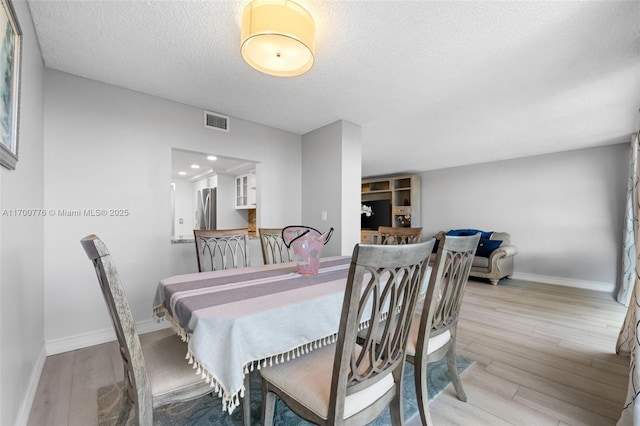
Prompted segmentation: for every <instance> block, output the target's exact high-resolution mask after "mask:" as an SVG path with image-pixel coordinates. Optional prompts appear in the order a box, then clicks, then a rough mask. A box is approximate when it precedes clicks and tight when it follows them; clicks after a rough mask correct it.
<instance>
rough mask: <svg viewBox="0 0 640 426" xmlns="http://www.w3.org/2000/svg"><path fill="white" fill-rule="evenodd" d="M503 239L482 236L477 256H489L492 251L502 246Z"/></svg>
mask: <svg viewBox="0 0 640 426" xmlns="http://www.w3.org/2000/svg"><path fill="white" fill-rule="evenodd" d="M500 244H502V240H489V239H486V238H480V242H479V243H478V248H477V249H476V256H481V257H489V256H491V252H493V251H494V250H495V249H497V248H498V247H500Z"/></svg>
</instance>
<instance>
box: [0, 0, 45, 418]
mask: <svg viewBox="0 0 640 426" xmlns="http://www.w3.org/2000/svg"><path fill="white" fill-rule="evenodd" d="M13 5H14V8H15V10H16V14H17V18H18V21H19V23H20V26H21V28H22V32H23V49H22V84H21V86H22V93H21V99H20V131H19V142H18V143H19V146H18V164H17V166H16V170H14V171H9V170H7V169H5V168H1V167H0V210H2V211H4V210H5V209H7V210H9V209H37V208H42V207H43V200H44V193H43V187H42V185H43V168H42V166H43V126H42V116H43V111H42V96H43V95H42V75H43V65H42V59H41V56H40V48H39V47H38V42H37V40H36V37H35V33H34V29H33V24H32V22H31V15H30V13H29V8H28V6H27V3H26V2H25V1H22V0H14V1H13ZM43 234H44V219H43V218H38V217H12V216H5V215H2V216H0V424H2V425H14V424H24V423H26V421H27V417H28V414H29V410H30V408H31V407H30V404H31V401H32V399H33V395H34V394H35V390H36V387H37V384H38V379H39V375H40V371H41V369H42V365H43V363H44V355H45V354H44V346H43V344H44V318H43V313H44V307H43V304H44V288H43V285H44V263H43V262H44V260H43V259H44V244H43Z"/></svg>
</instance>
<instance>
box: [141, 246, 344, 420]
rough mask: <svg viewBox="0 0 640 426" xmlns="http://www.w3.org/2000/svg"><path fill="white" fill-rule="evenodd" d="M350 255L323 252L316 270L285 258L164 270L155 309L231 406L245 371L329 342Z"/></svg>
mask: <svg viewBox="0 0 640 426" xmlns="http://www.w3.org/2000/svg"><path fill="white" fill-rule="evenodd" d="M350 262H351V257H345V256H334V257H327V258H322V259H321V260H320V266H319V270H318V273H317V274H316V275H301V274H299V273H297V265H296V263H295V262H290V263H281V264H272V265H260V266H251V267H247V268H239V269H227V270H218V271H211V272H199V273H193V274H185V275H176V276H172V277H168V278H165V279H162V280H161V281H160V282H159V284H158V287H157V290H156V293H155V298H154V303H153V312H154V316H155V317H156V318H157V319H165V320H167V321H169V322H170V323H171V325H172V327H173V329H174V330H175V331H176V332H177V333H178V334H179V335H180V336H181V337H182V339H183V340H184V341H186V342H188V344H187V353H186V354H185V362H188V363H189V364H192V365H193V368H194V370H195V373H196V374H199V375H200V376H201V377H202V379H203V380H205V381H206V382H207V383H209V384H210V386H211V388H212V391H213V393H214V394H217V395H218V396H219V397H221V398H222V405H223V410H226V411H228V412H229V413H232V412H233V410H234V409H236V408H237V407H238V406H239V405H240V401H241V398H243V397H245V394H246V392H248V390H249V389H248V387H249V386H248V385H249V380H248V377H249V372H250V371H252V370H255V369H260V368H264V367H266V366H269V365H273V364H278V363H282V362H287V361H288V360H290V359H293V358H296V357H299V356H302V355H304V354H305V353H307V352H310V351H312V350H314V349H316V348H320V347H322V346H325V345H327V344H331V343H334V342H335V340H336V333H337V330H338V326H339V322H340V315H341V310H342V302H343V299H344V291H345V286H346V282H347V276H348V272H349V265H350ZM248 406H249V404H248V403H247V404H244V408H243V417H244V423H245V424H248V422H249V410H248Z"/></svg>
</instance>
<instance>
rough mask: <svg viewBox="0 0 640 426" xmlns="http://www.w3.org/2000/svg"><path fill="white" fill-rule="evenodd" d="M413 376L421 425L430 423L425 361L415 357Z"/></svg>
mask: <svg viewBox="0 0 640 426" xmlns="http://www.w3.org/2000/svg"><path fill="white" fill-rule="evenodd" d="M415 362H416V364H414V365H413V366H414V373H413V377H414V380H415V385H416V400H417V401H418V411H419V412H420V420H422V424H423V425H432V424H433V421H432V420H431V411H429V391H428V390H427V389H428V387H427V361H426V360H419V359H418V358H416V359H415Z"/></svg>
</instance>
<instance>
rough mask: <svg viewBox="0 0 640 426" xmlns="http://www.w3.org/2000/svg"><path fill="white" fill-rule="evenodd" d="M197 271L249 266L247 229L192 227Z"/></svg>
mask: <svg viewBox="0 0 640 426" xmlns="http://www.w3.org/2000/svg"><path fill="white" fill-rule="evenodd" d="M193 237H194V239H195V243H196V254H197V258H198V271H200V272H205V271H217V270H219V269H236V268H245V267H247V266H249V263H250V262H249V252H248V239H249V230H248V229H247V228H240V229H221V230H210V229H194V230H193Z"/></svg>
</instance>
